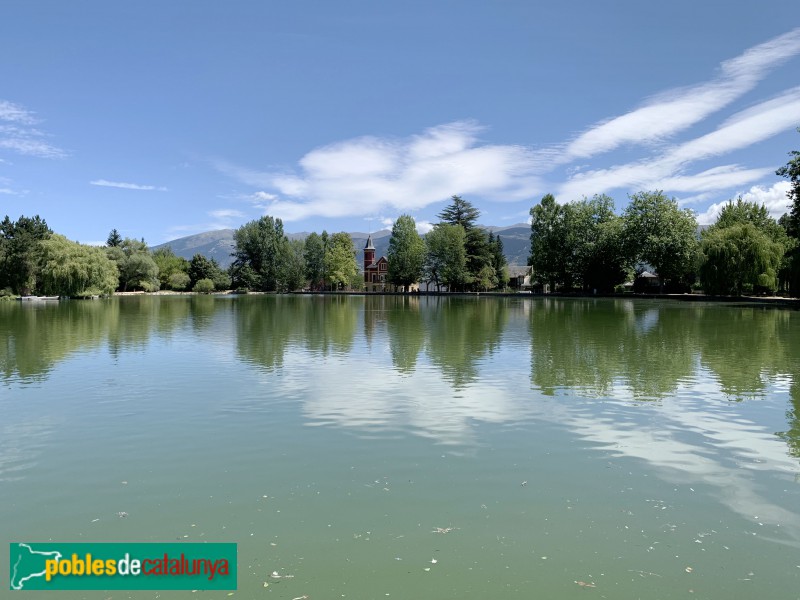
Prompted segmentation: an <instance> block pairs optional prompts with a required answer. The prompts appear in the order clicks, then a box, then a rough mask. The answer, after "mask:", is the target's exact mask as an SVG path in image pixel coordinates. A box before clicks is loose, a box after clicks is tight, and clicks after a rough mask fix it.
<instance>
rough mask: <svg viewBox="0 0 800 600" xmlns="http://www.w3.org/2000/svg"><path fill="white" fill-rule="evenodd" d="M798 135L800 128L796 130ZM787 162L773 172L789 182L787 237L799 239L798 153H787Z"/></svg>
mask: <svg viewBox="0 0 800 600" xmlns="http://www.w3.org/2000/svg"><path fill="white" fill-rule="evenodd" d="M797 131H798V133H800V127H798V129H797ZM789 156H791V158H790V159H789V162H787V163H786V164H785V165H784V166H782V167H781V168H780V169H778V170H777V171H775V174H776V175H780V176H781V177H785V178H786V179H788V180H789V182H790V184H791V187H790V188H789V191H788V192H786V197H787V198H789V202H790V205H789V208H790V212H789V223H788V227H787V229H788V231H789V235H791V236H792V237H794V238H800V151H798V150H792V151H791V152H789Z"/></svg>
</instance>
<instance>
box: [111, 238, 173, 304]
mask: <svg viewBox="0 0 800 600" xmlns="http://www.w3.org/2000/svg"><path fill="white" fill-rule="evenodd" d="M106 255H107V256H108V258H110V259H111V260H112V261H114V262H115V263H116V265H117V270H118V271H119V286H118V288H117V289H119V290H121V291H123V292H125V291H128V290H129V289H130V290H144V291H146V292H153V291H156V290H157V289H158V287H159V284H160V282H159V280H158V265H156V263H155V261H154V260H153V257H152V255H151V254H150V250H149V249H148V248H147V244H146V243H145V242H144V240H134V239H131V238H125V239H124V240H122V243H121V244H120V245H119V246H109V247H108V248H106Z"/></svg>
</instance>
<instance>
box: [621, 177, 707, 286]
mask: <svg viewBox="0 0 800 600" xmlns="http://www.w3.org/2000/svg"><path fill="white" fill-rule="evenodd" d="M622 218H623V223H624V236H625V245H626V248H627V252H628V255H629V256H631V257H632V258H633V259H634V260H635V261H638V262H642V263H648V264H650V265H652V266H653V268H654V269H655V270H656V271H657V272H658V275H659V277H660V279H661V290H662V291H663V289H664V286H665V285H668V286H669V287H671V288H672V289H686V287H688V285H689V284H690V283H691V281H692V279H693V277H694V269H695V265H696V264H697V257H698V252H699V243H698V240H697V220H696V219H695V216H694V213H693V212H692V211H691V210H689V209H683V210H681V209H680V208H678V203H677V201H675V199H672V198H667V197H666V196H665V195H664V194H663V192H661V191H655V192H639V193H637V194H634V195H633V196H631V202H630V204H628V206H627V207H626V209H625V212H624V213H623V216H622Z"/></svg>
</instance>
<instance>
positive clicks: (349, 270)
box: [325, 231, 359, 289]
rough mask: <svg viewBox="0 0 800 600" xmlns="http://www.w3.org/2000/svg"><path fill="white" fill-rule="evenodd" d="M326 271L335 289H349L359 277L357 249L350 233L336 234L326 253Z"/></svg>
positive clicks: (331, 239)
mask: <svg viewBox="0 0 800 600" xmlns="http://www.w3.org/2000/svg"><path fill="white" fill-rule="evenodd" d="M325 271H326V273H327V278H328V281H329V282H330V283H331V285H332V286H333V289H339V288H340V287H348V286H349V285H350V284H352V283H353V282H354V281H355V279H356V278H357V277H358V274H359V273H358V264H356V249H355V246H353V240H352V238H351V237H350V234H349V233H346V232H344V231H342V232H339V233H334V234H333V235H332V236H331V238H330V243H329V247H328V251H327V252H326V253H325Z"/></svg>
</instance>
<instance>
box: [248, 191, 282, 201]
mask: <svg viewBox="0 0 800 600" xmlns="http://www.w3.org/2000/svg"><path fill="white" fill-rule="evenodd" d="M251 199H253V200H256V201H258V202H273V201H275V200H277V199H278V197H277V196H276V195H275V194H268V193H267V192H256V193H255V194H253V195H252V196H251Z"/></svg>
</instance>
